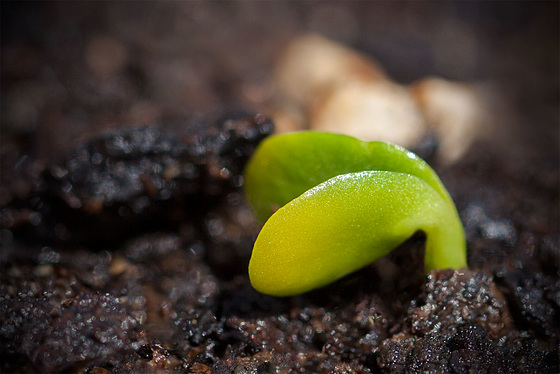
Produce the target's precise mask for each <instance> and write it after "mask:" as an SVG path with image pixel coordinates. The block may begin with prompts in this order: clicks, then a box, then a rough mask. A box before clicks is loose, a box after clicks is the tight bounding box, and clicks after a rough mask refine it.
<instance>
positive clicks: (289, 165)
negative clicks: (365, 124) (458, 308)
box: [245, 132, 466, 296]
mask: <svg viewBox="0 0 560 374" xmlns="http://www.w3.org/2000/svg"><path fill="white" fill-rule="evenodd" d="M245 190H246V193H247V197H248V200H249V202H250V203H251V205H252V206H253V208H254V210H255V214H256V216H257V218H259V219H260V220H262V221H265V220H266V223H265V224H264V226H263V228H262V230H261V232H260V234H259V236H258V237H257V240H256V242H255V245H254V248H253V254H252V256H251V260H250V263H249V277H250V279H251V283H252V285H253V287H254V288H255V289H257V290H258V291H260V292H262V293H266V294H270V295H275V296H290V295H297V294H300V293H304V292H307V291H310V290H312V289H315V288H319V287H322V286H325V285H327V284H329V283H331V282H333V281H334V280H337V279H339V278H341V277H343V276H345V275H347V274H349V273H351V272H353V271H356V270H358V269H360V268H362V267H364V266H367V265H369V264H371V263H372V262H373V261H375V260H377V259H378V258H380V257H382V256H385V255H386V254H388V253H389V252H391V251H392V250H393V249H394V248H396V247H398V245H399V244H401V243H402V242H404V241H405V240H406V239H408V238H409V237H410V236H412V235H413V234H414V233H416V232H418V231H423V232H425V233H426V238H427V239H426V254H425V259H424V263H425V270H426V271H430V270H433V269H439V268H453V269H457V268H461V267H466V244H465V235H464V231H463V226H462V224H461V220H460V219H459V216H458V214H457V210H456V208H455V205H454V204H453V201H452V200H451V197H450V196H449V193H448V192H447V190H446V189H445V187H444V186H443V184H442V182H441V181H440V179H439V177H438V176H437V175H436V173H435V172H434V171H433V169H432V168H431V167H430V166H429V165H428V164H427V163H426V162H424V161H423V160H422V159H420V158H419V157H418V156H416V155H415V154H414V153H412V152H409V151H407V150H406V149H404V148H402V147H399V146H395V145H392V144H387V143H383V142H363V141H360V140H358V139H355V138H352V137H349V136H345V135H338V134H329V133H318V132H300V133H291V134H284V135H276V136H272V137H269V138H268V139H266V140H265V141H263V142H262V143H261V144H260V145H259V147H258V148H257V150H256V151H255V153H254V155H253V157H252V158H251V160H250V161H249V164H248V165H247V168H246V171H245ZM267 219H268V220H267Z"/></svg>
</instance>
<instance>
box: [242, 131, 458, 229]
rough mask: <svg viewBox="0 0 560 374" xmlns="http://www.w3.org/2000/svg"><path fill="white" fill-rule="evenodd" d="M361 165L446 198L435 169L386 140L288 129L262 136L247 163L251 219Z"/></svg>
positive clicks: (246, 176)
mask: <svg viewBox="0 0 560 374" xmlns="http://www.w3.org/2000/svg"><path fill="white" fill-rule="evenodd" d="M364 170H385V171H394V172H399V173H407V174H411V175H414V176H416V177H418V178H420V179H424V180H425V181H426V182H427V183H428V184H430V185H431V186H432V187H433V188H434V189H435V190H436V191H437V192H439V193H440V194H441V195H442V196H443V197H444V198H446V199H448V200H449V201H451V198H450V197H449V194H448V193H447V190H446V189H445V187H444V186H443V184H442V183H441V181H440V179H439V178H438V176H437V175H436V173H435V172H434V171H433V170H432V168H431V167H430V166H429V165H428V164H427V163H426V162H424V161H423V160H422V159H421V158H419V157H418V156H417V155H415V154H414V153H412V152H410V151H408V150H406V149H404V148H402V147H399V146H397V145H393V144H389V143H383V142H376V141H374V142H363V141H361V140H358V139H356V138H353V137H351V136H347V135H340V134H331V133H323V132H297V133H289V134H283V135H276V136H271V137H269V138H267V139H266V140H264V141H263V142H262V143H261V144H260V145H259V147H258V148H257V150H256V151H255V153H254V154H253V157H252V158H251V159H250V161H249V163H248V165H247V168H246V170H245V184H244V188H245V191H246V194H247V197H248V200H249V202H250V203H251V205H252V206H253V208H254V210H255V214H256V216H257V218H258V219H259V220H261V221H263V222H264V221H265V220H266V219H267V218H268V217H270V215H271V214H272V213H274V212H275V211H276V210H277V209H278V208H280V207H281V206H283V205H285V204H286V203H288V202H289V201H290V200H292V199H294V198H296V197H297V196H299V195H301V194H302V193H304V192H305V191H307V190H308V189H310V188H312V187H315V186H316V185H318V184H319V183H322V182H324V181H326V180H327V179H329V178H332V177H335V176H337V175H340V174H347V173H352V172H359V171H364Z"/></svg>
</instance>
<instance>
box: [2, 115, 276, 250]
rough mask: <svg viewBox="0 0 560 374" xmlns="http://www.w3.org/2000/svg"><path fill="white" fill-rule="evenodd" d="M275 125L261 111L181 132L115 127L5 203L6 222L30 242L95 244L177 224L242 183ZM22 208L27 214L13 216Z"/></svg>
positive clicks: (3, 213)
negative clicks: (246, 167)
mask: <svg viewBox="0 0 560 374" xmlns="http://www.w3.org/2000/svg"><path fill="white" fill-rule="evenodd" d="M272 130H273V126H272V124H271V123H270V121H268V120H267V119H266V118H264V117H263V116H261V115H256V116H249V115H243V114H235V115H231V116H226V117H224V118H221V119H219V120H217V121H216V122H215V123H213V124H210V125H209V124H207V123H204V124H201V125H199V126H192V127H191V128H189V130H184V131H183V132H182V133H180V132H176V133H166V132H162V131H160V130H158V129H156V128H153V127H137V128H123V129H121V130H118V131H116V132H111V133H109V134H106V135H103V136H101V137H99V138H95V139H92V140H91V141H89V142H86V143H85V144H83V145H81V146H79V147H77V148H76V149H75V150H74V151H72V152H71V153H70V155H69V156H68V157H67V158H66V159H65V160H64V161H62V162H61V163H58V164H54V165H51V166H49V167H48V168H46V170H45V172H44V173H43V174H42V175H41V176H40V178H39V179H38V180H37V181H35V182H34V183H33V184H34V185H37V186H39V188H36V189H35V190H33V191H31V192H30V195H29V196H27V197H26V198H25V199H24V200H21V199H16V200H13V201H12V202H11V204H8V205H7V206H4V207H3V209H2V212H1V216H2V223H3V226H4V227H6V228H8V229H10V230H12V231H16V232H17V233H20V232H21V233H22V235H21V236H22V237H24V238H26V240H28V241H31V242H33V241H35V242H41V243H42V244H45V243H60V242H68V241H70V242H72V243H84V242H85V243H87V245H88V246H93V245H100V244H106V243H111V244H112V245H114V244H115V243H116V242H118V241H122V239H125V238H127V237H129V236H131V235H133V234H136V233H139V232H142V231H143V230H146V229H152V230H153V229H158V228H160V229H161V228H167V229H172V228H174V227H177V226H178V225H179V224H180V223H181V222H184V221H189V220H192V219H194V218H196V217H198V216H199V215H200V214H201V212H202V213H203V212H204V211H206V210H208V209H209V208H210V207H211V206H215V205H219V204H220V202H221V201H222V200H223V197H226V196H227V195H228V193H229V192H232V191H234V190H236V189H238V188H239V187H240V186H241V185H242V183H243V177H242V175H241V173H242V170H243V166H244V164H245V162H246V160H247V159H248V157H249V155H250V154H251V153H252V151H253V149H254V147H255V145H256V144H257V143H258V142H259V141H260V140H261V139H262V138H264V137H265V136H266V135H268V134H270V133H271V132H272ZM20 174H21V173H20ZM6 188H7V189H9V188H11V186H7V187H6ZM22 212H28V213H26V217H28V218H27V219H21V220H15V219H14V218H13V217H16V216H22ZM107 227H110V228H111V229H110V230H107V229H106V228H107Z"/></svg>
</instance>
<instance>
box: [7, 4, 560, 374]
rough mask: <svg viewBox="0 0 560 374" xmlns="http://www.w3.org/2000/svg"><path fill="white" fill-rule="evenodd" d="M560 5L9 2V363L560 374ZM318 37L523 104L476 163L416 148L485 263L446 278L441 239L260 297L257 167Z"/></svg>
mask: <svg viewBox="0 0 560 374" xmlns="http://www.w3.org/2000/svg"><path fill="white" fill-rule="evenodd" d="M557 14H558V3H525V2H516V3H488V4H483V3H464V2H456V3H455V2H446V3H429V4H428V3H385V2H383V3H379V2H355V3H354V2H350V3H341V4H338V3H329V2H327V3H315V4H308V3H303V2H302V3H299V2H296V3H294V2H289V3H285V2H269V3H254V2H231V3H229V2H228V3H222V2H187V3H180V2H179V3H177V2H169V3H168V2H163V3H157V5H156V3H114V2H102V3H100V2H95V3H76V4H75V3H66V2H65V3H19V2H15V3H2V26H1V27H2V36H1V37H2V46H1V49H2V66H1V73H2V82H1V84H2V118H1V139H0V145H1V149H0V156H1V158H0V164H1V170H0V176H1V183H0V192H1V193H0V223H1V225H2V227H1V232H0V239H1V256H0V261H1V274H0V279H1V282H0V355H1V360H0V368H1V371H2V372H5V373H12V372H14V373H31V372H32V373H35V372H41V373H53V372H78V373H90V374H94V373H95V374H100V373H141V372H146V373H212V372H213V373H268V372H282V373H289V372H321V373H410V372H449V373H473V372H474V373H486V372H497V373H536V372H538V373H557V372H560V367H559V351H558V346H559V334H560V332H559V329H560V323H559V322H558V321H559V320H560V266H559V264H560V244H559V239H560V219H559V210H560V201H559V180H560V172H559V147H558V141H559V134H558V123H559V118H558V113H559V111H558V103H559V99H560V95H559V90H558V84H557V82H558V79H559V75H558V66H559V64H558V56H559V55H560V54H559V53H558V52H559V51H558V48H559V47H558V46H559V43H558V33H557V30H558V17H557ZM308 31H314V32H320V33H322V34H324V35H326V36H328V37H330V38H333V39H335V40H337V41H340V42H343V43H346V44H347V45H350V46H352V47H355V48H357V49H358V50H360V51H362V52H364V53H366V54H368V55H371V56H372V57H374V58H376V59H378V60H379V61H380V63H381V64H382V65H383V66H384V67H385V68H386V70H387V71H388V73H389V74H390V75H391V76H392V77H393V78H394V79H395V80H397V81H399V82H402V83H408V82H411V81H414V80H417V79H420V78H422V77H425V76H429V75H438V76H443V77H445V78H448V79H453V80H459V81H467V82H481V83H482V84H485V85H489V86H491V87H492V88H493V89H494V90H495V92H497V93H498V94H499V95H498V96H499V97H500V99H501V100H500V101H499V102H500V103H501V105H496V106H495V107H494V111H495V113H494V114H495V118H496V120H495V124H494V125H495V126H494V128H493V131H491V132H489V136H487V137H486V138H484V139H481V140H479V141H478V142H477V143H476V144H474V145H473V146H472V147H471V148H470V150H469V152H468V153H467V154H466V155H465V156H464V157H463V158H462V159H461V160H460V161H459V162H457V163H456V164H454V165H452V166H447V167H443V166H442V165H438V164H437V162H436V161H435V158H434V157H432V155H433V151H434V147H437V139H435V140H434V141H433V142H430V143H427V144H424V145H422V146H419V147H418V149H416V151H418V152H419V153H420V154H421V155H422V156H423V157H425V158H426V159H427V161H428V162H430V163H432V165H433V166H434V168H435V169H436V170H437V171H438V173H439V175H440V176H441V178H442V180H443V181H444V183H445V185H446V186H447V187H448V189H449V191H450V193H451V195H452V196H453V198H454V200H455V201H456V204H457V207H458V210H459V212H460V215H461V218H462V220H463V223H464V225H465V230H466V234H467V240H468V251H469V254H468V257H469V258H468V263H469V269H462V270H458V271H451V270H438V271H433V272H431V273H430V274H428V275H427V276H426V275H425V274H423V272H422V268H423V267H422V257H423V256H422V251H423V240H424V238H423V237H422V235H417V236H414V237H412V238H411V239H409V240H408V241H407V242H406V243H403V245H401V246H400V247H399V248H398V249H397V250H395V251H394V252H393V253H392V254H391V255H389V256H388V257H387V258H383V259H381V260H380V261H379V262H378V263H376V264H373V265H372V266H370V267H368V268H366V269H363V270H361V271H358V272H356V273H355V274H351V275H350V276H348V277H346V278H344V279H342V280H340V281H338V282H336V283H335V284H332V285H330V286H328V287H326V288H323V289H320V290H316V291H313V292H310V293H308V294H305V295H301V296H297V297H292V298H274V297H269V296H265V295H261V294H259V293H258V292H256V291H255V290H253V289H252V288H251V286H250V283H249V281H248V277H247V274H246V269H247V263H248V260H249V257H250V252H251V247H252V242H253V240H254V238H255V236H256V234H257V233H258V230H259V224H258V223H256V222H255V221H254V218H253V216H252V213H251V211H250V209H249V207H248V206H247V205H246V203H245V200H244V197H243V192H242V185H243V178H242V171H243V166H244V164H245V162H246V161H247V159H248V157H250V155H251V153H252V151H253V149H254V147H255V146H256V145H257V144H258V142H259V141H261V140H262V139H263V138H264V137H266V136H267V135H268V134H270V133H271V132H272V131H273V121H272V120H271V119H270V117H269V115H268V114H267V112H266V111H267V108H268V106H267V105H268V103H269V102H270V100H271V96H272V95H273V92H274V81H273V77H272V73H271V72H272V70H273V67H274V64H275V61H276V59H277V58H278V56H279V55H280V53H281V51H282V48H283V47H284V46H285V44H286V43H287V42H288V41H289V40H290V39H291V38H292V37H294V36H297V35H299V34H301V33H304V32H308ZM107 51H109V53H108V52H107ZM403 269H406V270H403ZM403 274H406V275H405V276H403Z"/></svg>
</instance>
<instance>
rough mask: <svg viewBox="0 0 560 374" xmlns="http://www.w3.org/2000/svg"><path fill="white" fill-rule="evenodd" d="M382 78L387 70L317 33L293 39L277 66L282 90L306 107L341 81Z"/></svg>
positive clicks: (279, 85) (284, 93)
mask: <svg viewBox="0 0 560 374" xmlns="http://www.w3.org/2000/svg"><path fill="white" fill-rule="evenodd" d="M380 79H386V77H385V74H384V72H383V71H382V70H381V68H380V67H379V66H378V65H377V64H376V63H375V62H374V61H373V60H371V59H368V58H367V57H365V56H363V55H361V54H359V53H357V52H355V51H353V50H351V49H349V48H346V47H344V46H342V45H340V44H337V43H334V42H332V41H330V40H328V39H325V38H323V37H321V36H318V35H314V34H312V35H305V36H302V37H299V38H297V39H295V40H294V41H293V42H292V43H290V45H289V46H288V48H287V49H286V52H285V53H284V54H283V56H282V58H281V59H280V63H279V65H278V68H277V70H276V81H277V85H278V89H279V91H280V92H281V94H282V95H285V97H287V98H288V99H289V100H292V101H295V102H297V103H298V104H300V105H301V106H303V107H305V106H307V105H309V104H311V102H312V101H313V100H314V99H316V98H318V96H321V95H322V94H325V92H328V91H330V90H331V89H332V88H333V87H334V86H337V85H339V84H341V83H346V82H348V81H350V80H358V81H375V80H380Z"/></svg>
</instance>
